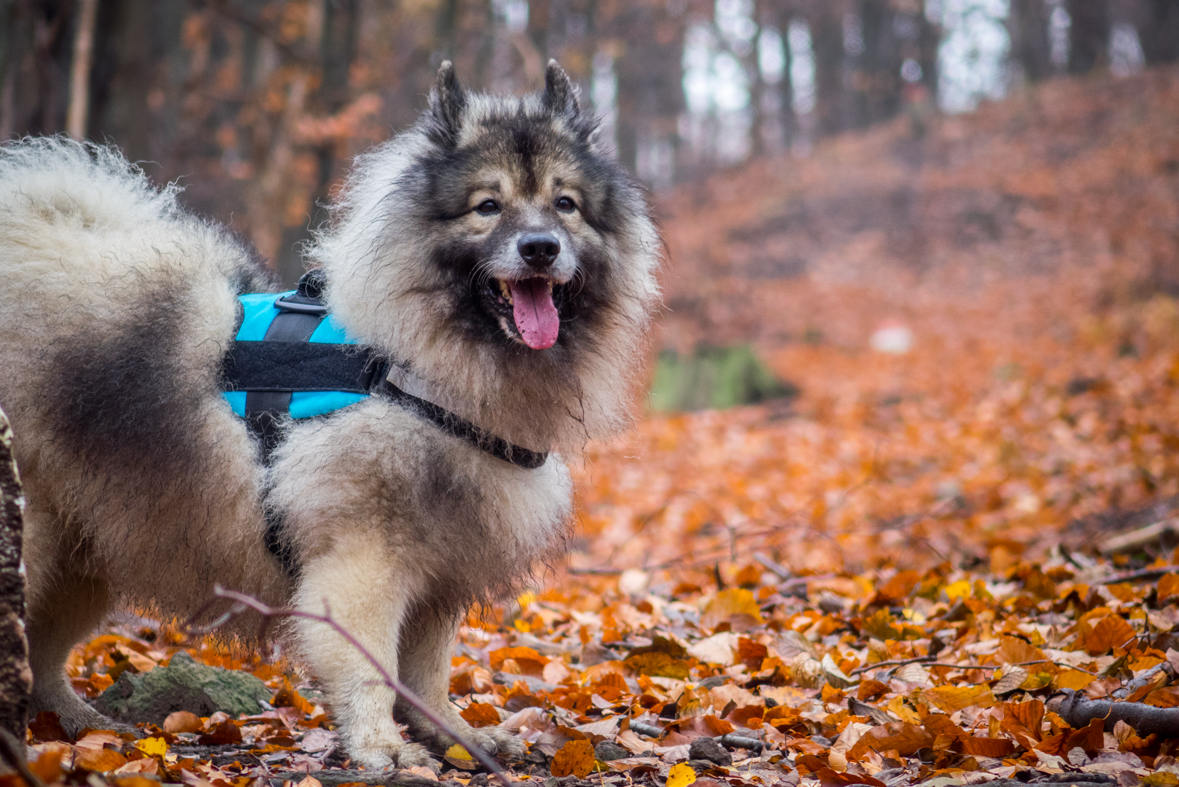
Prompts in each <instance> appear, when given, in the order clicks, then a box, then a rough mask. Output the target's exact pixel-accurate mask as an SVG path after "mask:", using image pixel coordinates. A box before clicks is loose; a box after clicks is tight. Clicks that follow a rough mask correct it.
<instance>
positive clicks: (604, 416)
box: [312, 62, 662, 449]
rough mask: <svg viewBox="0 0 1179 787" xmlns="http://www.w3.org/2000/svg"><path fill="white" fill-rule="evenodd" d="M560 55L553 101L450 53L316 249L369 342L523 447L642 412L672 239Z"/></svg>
mask: <svg viewBox="0 0 1179 787" xmlns="http://www.w3.org/2000/svg"><path fill="white" fill-rule="evenodd" d="M596 130H597V125H596V121H595V119H594V118H593V117H592V116H591V115H590V114H588V113H586V112H584V111H583V110H582V109H581V108H580V107H579V106H578V101H577V91H576V88H575V87H574V86H573V84H572V83H571V82H570V80H569V77H568V76H567V75H566V74H565V72H564V71H563V70H561V67H560V66H558V65H557V64H556V62H550V63H549V66H548V69H547V71H546V74H545V87H544V90H543V91H542V92H540V93H536V94H532V95H528V96H524V97H520V98H515V97H492V96H486V95H482V94H476V93H471V92H468V91H465V90H464V89H463V88H462V86H461V85H460V84H459V82H458V80H457V79H456V77H455V74H454V70H453V68H452V67H451V65H450V63H444V64H443V65H442V68H441V69H440V70H439V72H438V78H437V80H436V82H435V85H434V89H433V90H432V91H431V94H430V105H429V109H428V110H427V111H426V112H425V113H424V114H423V116H422V118H421V119H420V120H419V122H418V123H417V125H416V126H415V127H414V128H413V129H411V130H410V131H408V132H406V133H404V134H402V135H400V136H398V137H396V138H395V139H393V140H391V141H390V142H388V143H386V144H385V145H383V146H381V147H379V148H377V149H376V150H375V151H374V152H372V153H369V154H367V155H365V156H362V157H361V158H360V159H359V160H358V161H357V164H356V166H355V168H354V171H353V173H352V175H351V177H350V178H349V181H348V183H347V184H346V186H345V188H344V190H343V192H342V194H341V195H340V199H339V200H338V204H337V208H336V213H335V221H334V222H333V225H332V227H331V229H329V230H328V231H326V232H324V233H323V234H321V236H320V237H319V239H318V241H317V243H316V245H315V246H314V247H313V248H312V257H313V258H314V259H315V260H316V261H317V262H319V263H320V264H322V265H323V267H324V268H325V271H326V273H327V277H328V302H329V305H330V307H331V308H332V310H333V311H334V312H335V313H336V314H337V316H338V317H339V318H340V319H341V321H342V322H343V323H344V325H345V326H347V328H348V329H349V330H350V331H351V332H353V333H354V334H355V335H356V336H357V338H359V339H360V340H361V341H364V342H367V343H370V344H373V345H374V346H376V347H378V348H379V349H381V350H384V351H385V352H387V353H388V354H389V355H390V356H391V357H392V358H393V359H395V360H396V361H398V362H400V363H403V364H407V365H409V366H410V367H411V368H412V370H413V371H414V372H416V373H417V374H418V375H420V376H421V377H423V378H425V379H426V380H428V381H429V382H430V383H431V384H432V385H433V386H435V387H436V388H437V389H438V390H439V391H440V392H441V396H442V398H444V399H446V400H447V401H446V402H439V403H440V404H444V405H445V404H450V405H452V406H454V407H455V409H457V410H458V411H459V412H465V413H468V414H470V415H471V416H472V417H473V418H475V419H476V420H477V422H479V423H480V424H481V425H483V426H485V427H486V428H489V429H492V430H494V431H497V432H498V433H500V434H501V436H503V437H504V438H505V439H510V440H515V441H517V442H520V443H521V444H523V445H528V446H529V447H534V448H542V449H545V448H549V447H553V446H565V447H571V446H575V445H577V444H580V443H582V442H584V440H585V438H586V437H590V436H599V435H602V434H606V433H609V432H611V431H614V430H615V429H616V428H617V427H619V426H620V425H621V424H622V423H624V422H625V420H626V418H625V413H626V410H627V405H628V404H629V398H630V397H629V394H630V391H631V386H629V385H627V382H628V381H632V380H633V379H634V378H635V376H636V372H637V371H638V367H639V366H640V365H641V358H640V357H639V356H640V353H639V350H640V348H641V346H642V334H643V332H644V329H645V328H646V326H647V323H648V320H649V318H650V314H651V310H652V308H653V307H654V305H655V304H656V302H657V300H658V288H657V285H656V283H655V278H654V277H655V269H656V267H657V265H658V262H659V259H660V256H661V253H662V243H661V241H660V239H659V237H658V233H657V231H656V229H655V227H654V225H653V223H652V222H651V219H650V218H649V211H648V207H647V203H646V200H645V198H644V196H643V194H642V191H641V189H640V188H639V187H638V186H637V185H636V184H635V183H634V182H633V181H632V180H631V178H630V177H629V176H628V175H627V174H626V173H625V171H624V170H622V168H621V167H619V166H618V165H617V163H615V162H614V161H613V160H612V159H610V158H609V157H608V156H606V155H604V154H603V151H602V150H600V149H599V147H598V145H597V144H596Z"/></svg>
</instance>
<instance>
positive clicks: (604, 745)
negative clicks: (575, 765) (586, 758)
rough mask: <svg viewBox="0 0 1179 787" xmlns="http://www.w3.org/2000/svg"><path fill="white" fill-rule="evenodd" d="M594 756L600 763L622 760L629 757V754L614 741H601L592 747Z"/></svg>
mask: <svg viewBox="0 0 1179 787" xmlns="http://www.w3.org/2000/svg"><path fill="white" fill-rule="evenodd" d="M594 756H595V757H597V758H598V759H599V760H601V761H602V762H609V761H610V760H622V759H625V758H627V757H629V756H630V752H629V751H627V750H626V749H624V748H622V747H621V746H619V745H618V744H617V743H615V742H614V741H601V742H599V743H598V745H597V746H595V747H594Z"/></svg>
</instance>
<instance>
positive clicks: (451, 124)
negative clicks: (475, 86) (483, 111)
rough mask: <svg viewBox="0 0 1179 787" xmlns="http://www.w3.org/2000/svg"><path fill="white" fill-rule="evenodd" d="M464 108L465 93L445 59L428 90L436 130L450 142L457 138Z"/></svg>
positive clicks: (465, 106)
mask: <svg viewBox="0 0 1179 787" xmlns="http://www.w3.org/2000/svg"><path fill="white" fill-rule="evenodd" d="M466 108H467V94H466V93H464V92H463V86H462V85H460V84H459V81H458V77H456V76H455V75H454V64H453V63H451V62H450V61H449V60H446V61H444V62H443V63H442V66H441V67H440V68H439V69H438V76H437V77H436V78H435V79H434V88H433V89H432V90H431V91H430V114H431V115H432V116H433V118H434V121H435V123H436V124H437V128H438V130H439V131H440V132H442V134H443V136H444V137H445V138H446V139H448V140H450V141H451V142H452V143H453V142H454V141H457V140H458V133H459V129H460V128H461V126H462V122H463V112H464V111H465V110H466Z"/></svg>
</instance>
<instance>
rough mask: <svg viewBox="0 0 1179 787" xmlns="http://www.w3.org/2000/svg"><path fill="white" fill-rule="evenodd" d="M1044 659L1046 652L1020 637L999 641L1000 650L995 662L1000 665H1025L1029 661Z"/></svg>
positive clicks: (996, 654)
mask: <svg viewBox="0 0 1179 787" xmlns="http://www.w3.org/2000/svg"><path fill="white" fill-rule="evenodd" d="M1043 658H1044V651H1042V650H1040V649H1039V648H1037V647H1036V646H1035V645H1032V644H1030V643H1027V642H1024V641H1023V640H1022V639H1019V638H1018V637H1003V638H1002V639H1001V640H1000V641H999V650H998V651H997V652H996V653H995V660H996V661H998V662H999V663H1000V664H1023V663H1024V662H1028V661H1041V660H1043Z"/></svg>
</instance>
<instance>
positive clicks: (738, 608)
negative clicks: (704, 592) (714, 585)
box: [700, 588, 763, 629]
mask: <svg viewBox="0 0 1179 787" xmlns="http://www.w3.org/2000/svg"><path fill="white" fill-rule="evenodd" d="M736 615H748V616H749V617H751V618H753V620H754V622H756V623H761V622H763V621H762V617H761V607H759V606H758V603H757V599H756V598H754V596H753V594H752V593H750V592H749V591H748V590H746V589H745V588H727V589H725V590H722V591H720V592H718V593H717V594H716V595H715V596H714V597H713V598H712V600H711V601H709V602H708V606H707V607H705V609H704V614H702V615H701V616H700V626H701V627H702V628H706V629H715V628H716V627H717V626H719V625H720V624H721V623H724V622H725V621H727V620H728V619H729V618H731V617H734V616H736Z"/></svg>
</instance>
